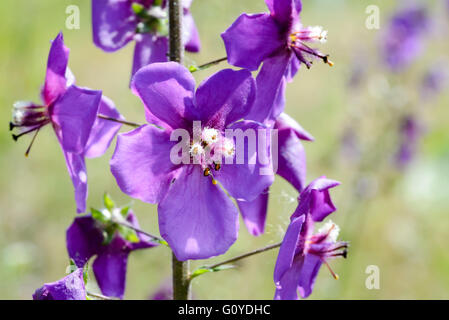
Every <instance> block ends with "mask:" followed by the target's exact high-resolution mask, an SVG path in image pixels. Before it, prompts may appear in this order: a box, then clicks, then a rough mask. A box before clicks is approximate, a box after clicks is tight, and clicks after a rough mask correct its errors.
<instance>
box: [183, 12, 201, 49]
mask: <svg viewBox="0 0 449 320" xmlns="http://www.w3.org/2000/svg"><path fill="white" fill-rule="evenodd" d="M183 24H184V29H185V30H186V31H187V33H186V35H187V36H186V37H185V38H184V41H185V44H184V46H185V49H186V50H187V51H189V52H199V51H200V49H201V41H200V34H199V33H198V29H197V27H196V24H195V20H194V19H193V15H192V14H191V13H190V10H184V17H183Z"/></svg>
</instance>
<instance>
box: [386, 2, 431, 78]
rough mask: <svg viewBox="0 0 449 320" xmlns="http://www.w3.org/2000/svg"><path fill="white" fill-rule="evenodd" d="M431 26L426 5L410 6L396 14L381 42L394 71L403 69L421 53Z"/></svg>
mask: <svg viewBox="0 0 449 320" xmlns="http://www.w3.org/2000/svg"><path fill="white" fill-rule="evenodd" d="M429 26H430V18H429V15H428V12H427V8H426V7H425V6H417V5H412V6H408V7H406V8H403V9H401V10H399V11H398V12H396V13H395V14H394V16H393V17H392V18H391V20H390V22H389V25H388V28H387V30H386V32H385V33H384V34H383V36H382V44H381V53H382V57H383V60H384V61H385V63H386V64H387V66H388V67H389V68H390V69H391V70H392V71H394V72H400V71H403V70H404V69H405V68H407V67H408V66H409V65H410V64H411V63H412V62H413V61H415V59H416V58H417V57H418V56H419V55H420V54H421V52H422V51H423V47H424V40H425V36H426V34H427V33H428V31H429Z"/></svg>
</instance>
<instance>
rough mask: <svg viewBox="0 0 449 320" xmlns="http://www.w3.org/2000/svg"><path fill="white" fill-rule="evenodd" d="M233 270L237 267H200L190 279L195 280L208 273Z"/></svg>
mask: <svg viewBox="0 0 449 320" xmlns="http://www.w3.org/2000/svg"><path fill="white" fill-rule="evenodd" d="M233 268H235V266H233V265H223V266H218V267H215V268H208V267H200V268H198V269H196V270H195V271H194V272H193V273H192V275H191V276H190V278H191V279H193V278H196V277H198V276H200V275H202V274H205V273H208V272H219V271H222V270H227V269H233Z"/></svg>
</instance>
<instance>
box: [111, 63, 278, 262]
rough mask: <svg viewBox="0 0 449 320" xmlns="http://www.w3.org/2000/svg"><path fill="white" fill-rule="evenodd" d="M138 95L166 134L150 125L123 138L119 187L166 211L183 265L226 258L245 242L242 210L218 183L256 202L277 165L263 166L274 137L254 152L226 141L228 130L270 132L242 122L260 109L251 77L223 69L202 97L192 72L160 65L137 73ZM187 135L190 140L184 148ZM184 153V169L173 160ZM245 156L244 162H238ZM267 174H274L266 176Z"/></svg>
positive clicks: (165, 225)
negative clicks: (237, 242) (240, 233)
mask: <svg viewBox="0 0 449 320" xmlns="http://www.w3.org/2000/svg"><path fill="white" fill-rule="evenodd" d="M132 90H133V92H134V93H135V94H136V95H138V96H139V97H140V98H141V100H142V102H143V104H144V106H145V109H146V112H147V118H149V119H151V118H152V119H157V121H158V123H159V124H160V125H161V126H162V127H163V130H161V129H159V128H156V127H154V126H152V125H145V126H142V127H140V128H139V129H136V130H134V131H131V132H129V133H126V134H121V135H119V136H118V142H117V147H116V150H115V153H114V155H113V157H112V159H111V171H112V173H113V175H114V176H115V178H116V180H117V183H118V185H119V186H120V188H121V190H122V191H123V192H124V193H126V194H128V195H129V196H131V197H134V198H138V199H140V200H142V201H145V202H148V203H157V204H158V205H159V206H158V212H159V230H160V232H161V235H162V236H163V237H164V239H165V240H166V241H167V242H168V244H169V245H170V247H171V248H172V250H173V251H174V253H175V255H176V257H177V258H178V259H179V260H186V259H206V258H209V257H212V256H216V255H219V254H223V253H225V252H226V251H227V250H228V248H229V247H230V246H231V245H232V244H233V243H234V242H235V240H236V238H237V233H238V211H237V208H236V207H235V205H234V204H233V203H232V201H231V199H230V198H229V197H228V195H227V194H226V193H225V192H224V191H223V189H222V188H221V187H220V186H218V185H217V183H218V182H219V183H220V184H221V185H222V186H223V187H224V189H226V190H227V192H228V194H229V195H230V196H231V197H233V198H235V199H239V200H247V201H252V200H254V199H255V198H256V197H257V196H258V195H259V194H261V193H262V192H263V191H264V190H265V189H266V188H267V187H269V186H270V185H271V184H272V183H273V180H274V177H273V174H272V168H271V163H266V164H262V162H261V161H259V159H260V158H261V157H268V158H269V150H270V141H269V139H268V138H265V139H263V134H262V136H261V135H258V138H259V139H257V140H258V142H257V143H256V145H254V146H252V147H254V148H252V147H250V146H249V143H248V142H247V140H248V139H244V140H245V141H242V143H239V145H240V148H239V146H238V145H237V144H236V139H234V138H230V137H229V136H225V129H226V130H232V131H233V132H238V131H240V130H242V131H241V132H250V131H253V132H255V133H257V132H259V131H258V130H259V129H260V130H265V129H266V128H265V127H263V126H262V125H260V124H257V123H254V122H251V121H250V122H248V121H239V120H241V119H244V118H245V116H246V115H247V114H248V112H250V110H251V107H252V105H253V103H254V98H255V91H256V87H255V81H254V79H253V78H252V76H251V73H250V72H249V71H248V70H240V71H233V70H230V69H227V70H222V71H220V72H218V73H216V74H214V75H213V76H211V77H210V78H209V79H207V80H205V81H204V82H203V83H202V84H201V85H200V86H199V87H198V89H197V90H196V92H195V80H194V78H193V76H192V74H191V73H190V72H189V71H188V70H187V69H186V68H185V67H183V66H181V65H179V64H177V63H173V62H167V63H154V64H151V65H149V66H146V67H144V68H142V69H140V70H139V71H138V72H137V73H136V75H135V76H134V78H133V81H132ZM176 129H180V130H176ZM194 129H195V130H194ZM175 130H176V131H175ZM180 131H182V132H183V133H186V134H187V137H186V138H185V139H183V140H181V141H180V142H178V140H179V138H180V137H181V136H179V134H178V133H180ZM265 132H267V133H269V130H265ZM172 133H173V134H174V135H175V137H174V139H171V135H172ZM192 137H193V139H192ZM183 138H184V137H183ZM260 138H262V140H265V141H264V143H263V145H260V143H261V140H260ZM241 147H244V148H241ZM179 149H182V151H185V152H182V156H183V158H182V161H179V162H177V161H176V160H177V159H174V157H173V154H174V155H178V154H179V152H177V150H179ZM240 149H244V150H240ZM259 149H261V150H259ZM172 151H174V152H172ZM180 151H181V150H180ZM263 152H266V154H265V155H262V156H261V153H263ZM172 153H173V154H172ZM211 154H213V155H214V157H210V156H209V155H211ZM237 155H238V156H239V157H241V156H243V158H242V159H240V160H243V161H236V156H237ZM259 156H261V157H259ZM249 159H254V160H255V159H257V161H255V162H252V161H249ZM179 160H181V159H179ZM223 160H226V161H223ZM230 162H232V163H233V164H230ZM264 169H266V171H267V172H266V174H261V172H263V171H261V170H264ZM270 172H271V173H270Z"/></svg>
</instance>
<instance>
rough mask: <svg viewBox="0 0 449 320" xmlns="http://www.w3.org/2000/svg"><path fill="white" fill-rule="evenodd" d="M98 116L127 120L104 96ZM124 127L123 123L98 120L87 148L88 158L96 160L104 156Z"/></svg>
mask: <svg viewBox="0 0 449 320" xmlns="http://www.w3.org/2000/svg"><path fill="white" fill-rule="evenodd" d="M98 115H103V116H106V117H110V118H113V119H120V120H125V118H124V117H123V116H122V115H121V114H120V112H118V110H117V109H116V108H115V104H114V102H113V101H112V100H110V99H109V98H107V97H105V96H102V98H101V102H100V107H99V108H98ZM121 126H122V124H121V123H118V122H114V121H110V120H105V119H101V118H98V117H97V118H96V119H95V122H94V125H93V127H92V130H91V132H90V136H89V139H88V140H87V144H86V148H85V152H84V154H85V156H86V157H87V158H96V157H100V156H102V155H103V154H104V153H105V152H106V150H107V149H108V148H109V146H110V145H111V142H112V140H113V139H114V137H115V135H116V134H117V132H118V131H119V130H120V127H121Z"/></svg>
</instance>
